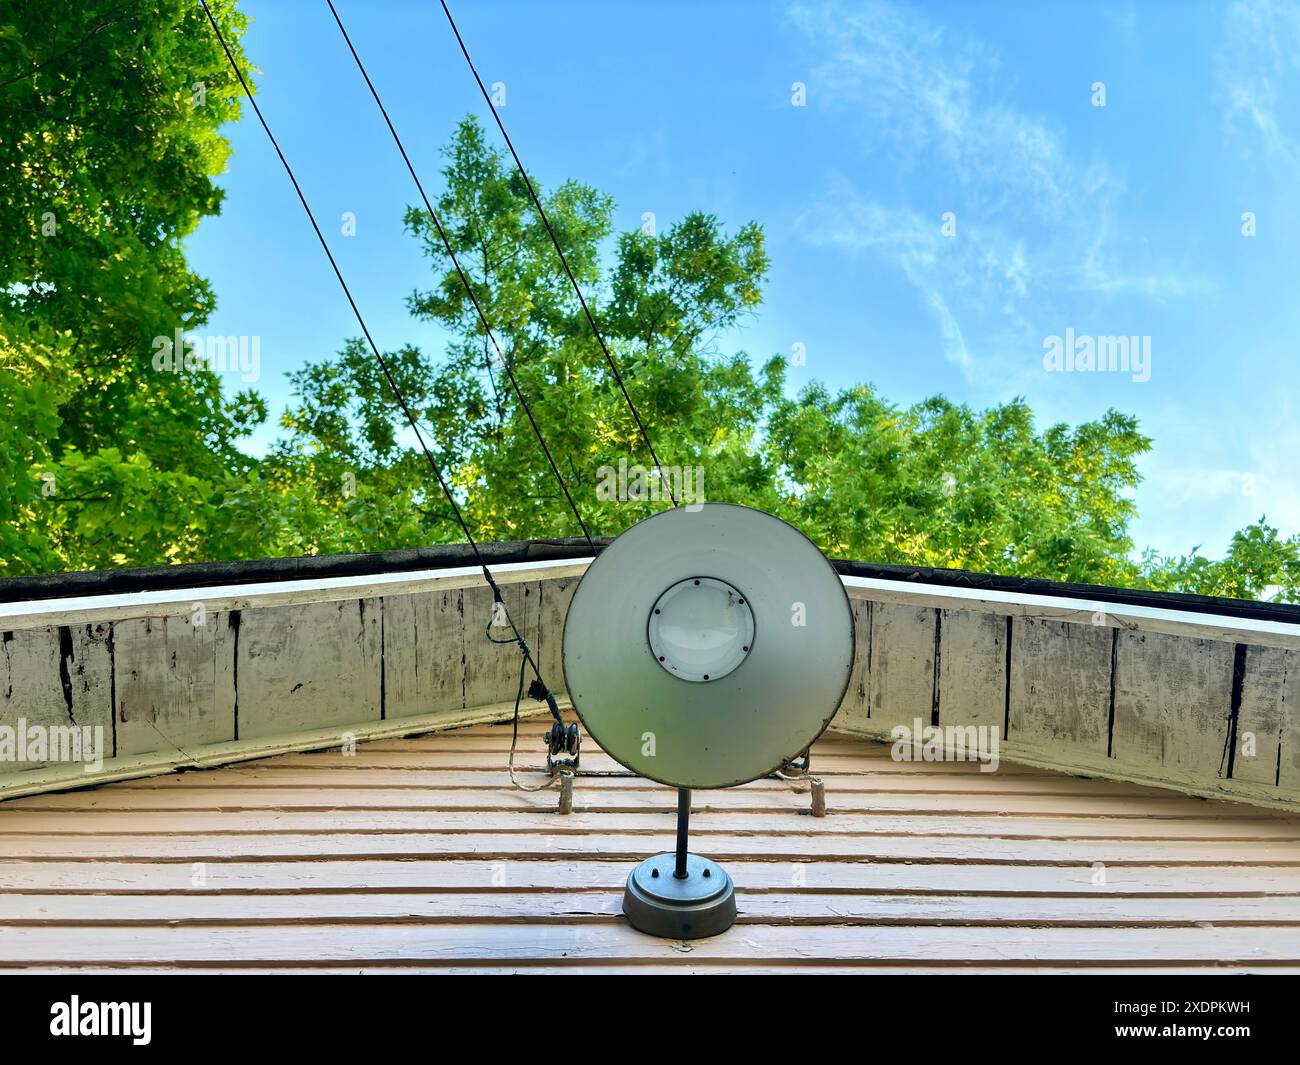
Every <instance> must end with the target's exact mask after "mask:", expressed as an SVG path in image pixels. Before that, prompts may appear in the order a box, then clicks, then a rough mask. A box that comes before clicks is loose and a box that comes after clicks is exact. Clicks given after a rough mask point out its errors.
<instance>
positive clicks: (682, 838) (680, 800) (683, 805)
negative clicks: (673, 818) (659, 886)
mask: <svg viewBox="0 0 1300 1065" xmlns="http://www.w3.org/2000/svg"><path fill="white" fill-rule="evenodd" d="M690 824H691V789H690V788H678V789H677V868H676V869H675V870H674V871H673V876H675V877H676V878H677V879H678V880H685V879H686V850H687V841H686V840H687V835H688V834H689V833H690Z"/></svg>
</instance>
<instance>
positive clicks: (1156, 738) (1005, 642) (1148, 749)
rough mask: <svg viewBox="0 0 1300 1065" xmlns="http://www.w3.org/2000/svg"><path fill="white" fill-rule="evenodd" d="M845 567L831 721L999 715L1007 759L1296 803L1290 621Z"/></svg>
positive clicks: (1298, 701)
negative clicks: (848, 614) (844, 653)
mask: <svg viewBox="0 0 1300 1065" xmlns="http://www.w3.org/2000/svg"><path fill="white" fill-rule="evenodd" d="M846 583H848V585H849V597H850V601H851V602H852V604H853V608H854V613H855V617H856V618H857V619H858V622H859V624H858V646H857V657H856V661H855V664H854V673H853V678H852V680H851V682H850V685H849V691H848V694H847V695H846V697H845V700H844V702H843V704H842V706H841V708H840V711H839V713H838V714H837V716H836V718H835V726H836V727H837V728H839V729H842V730H844V731H846V732H850V733H854V734H858V735H863V736H869V737H872V738H875V739H883V738H886V737H889V736H890V735H891V731H892V730H893V729H894V728H895V727H896V726H899V725H904V726H908V727H909V728H911V727H914V726H915V722H916V721H917V720H918V719H919V720H920V721H921V723H922V725H923V727H924V726H929V725H930V724H931V723H932V722H933V723H936V724H937V725H939V726H941V727H947V726H958V727H966V726H976V727H982V728H985V729H988V730H994V729H996V730H997V731H998V732H999V734H1000V757H1001V758H1002V759H1004V760H1005V761H1009V762H1016V763H1021V764H1025V765H1029V766H1038V767H1041V768H1046V769H1051V770H1064V771H1067V772H1085V773H1088V774H1090V775H1097V776H1103V777H1108V778H1111V779H1117V780H1126V781H1133V782H1137V783H1142V784H1156V785H1160V786H1168V787H1176V788H1178V789H1180V790H1183V791H1185V792H1188V793H1190V794H1195V795H1201V796H1207V797H1219V796H1231V797H1233V798H1238V799H1242V800H1245V801H1249V802H1254V803H1259V804H1261V805H1268V806H1273V807H1277V808H1282V809H1291V810H1296V809H1300V650H1297V649H1296V648H1294V647H1289V646H1281V644H1282V643H1284V642H1287V641H1290V640H1295V639H1300V629H1296V631H1295V632H1293V633H1286V634H1284V633H1282V632H1281V631H1272V630H1270V631H1267V632H1265V631H1256V630H1255V629H1252V628H1249V627H1242V628H1241V629H1240V630H1239V631H1238V632H1237V633H1235V634H1234V633H1233V631H1232V627H1231V626H1230V625H1228V624H1220V623H1218V622H1216V621H1214V620H1212V619H1205V618H1202V619H1201V620H1200V622H1199V623H1198V624H1199V629H1197V628H1195V627H1194V626H1192V625H1191V623H1190V622H1187V621H1181V620H1179V619H1177V618H1166V617H1161V618H1149V617H1146V616H1145V615H1141V614H1137V615H1133V616H1126V615H1124V614H1123V612H1122V610H1120V611H1119V612H1117V611H1116V608H1115V607H1114V605H1109V606H1106V607H1104V608H1103V606H1102V605H1101V604H1097V605H1096V607H1095V608H1092V607H1087V606H1086V605H1085V604H1074V605H1072V606H1070V607H1069V608H1067V607H1066V606H1064V605H1063V606H1061V607H1060V608H1055V609H1053V608H1048V607H1044V606H1043V605H1041V604H1035V606H1034V607H1033V608H1032V609H1031V607H1030V606H1029V605H1028V604H1027V603H1021V602H1017V601H1015V600H1014V599H1012V598H1011V597H1008V596H1003V597H1002V598H1000V599H989V600H987V601H985V600H979V599H975V598H973V597H972V596H970V595H966V596H961V595H959V594H958V593H956V592H953V591H952V590H943V591H938V590H930V591H928V592H926V593H924V594H921V593H916V592H912V591H911V590H909V589H906V588H903V587H897V588H894V587H891V588H881V587H879V585H880V584H882V583H883V582H878V581H877V582H864V581H858V582H857V583H854V581H853V579H848V580H847V581H846ZM866 585H872V586H871V587H866ZM1171 613H1172V612H1171ZM864 621H865V624H864V623H863V622H864ZM1274 628H1276V629H1279V630H1280V629H1281V628H1282V627H1281V626H1275V627H1274ZM1197 631H1200V632H1202V633H1205V634H1206V635H1205V636H1204V637H1201V636H1197V635H1196V632H1197ZM1234 635H1238V636H1240V637H1241V638H1240V639H1233V638H1232V637H1233V636H1234ZM1254 640H1259V641H1262V642H1260V643H1254V642H1250V641H1254Z"/></svg>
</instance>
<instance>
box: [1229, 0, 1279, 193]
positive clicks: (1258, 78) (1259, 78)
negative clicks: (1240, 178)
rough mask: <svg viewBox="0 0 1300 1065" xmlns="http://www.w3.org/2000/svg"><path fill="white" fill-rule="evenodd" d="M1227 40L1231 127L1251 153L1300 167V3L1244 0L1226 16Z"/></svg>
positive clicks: (1240, 0)
mask: <svg viewBox="0 0 1300 1065" xmlns="http://www.w3.org/2000/svg"><path fill="white" fill-rule="evenodd" d="M1222 41H1223V43H1222V45H1221V47H1220V49H1219V53H1218V56H1217V57H1216V63H1215V68H1216V69H1215V73H1216V76H1217V79H1216V80H1217V87H1218V91H1217V94H1216V97H1217V100H1218V103H1219V106H1220V109H1221V111H1222V114H1223V118H1224V124H1225V126H1226V127H1227V128H1228V130H1229V132H1230V133H1232V134H1234V135H1236V136H1238V137H1240V138H1241V140H1240V143H1241V144H1242V145H1243V146H1244V147H1245V148H1246V151H1247V154H1248V155H1254V154H1255V152H1256V150H1257V149H1258V150H1259V151H1260V152H1261V153H1262V154H1263V155H1264V156H1266V157H1271V158H1280V159H1282V160H1283V161H1284V162H1286V163H1287V164H1288V165H1289V166H1290V167H1291V168H1292V169H1294V170H1300V128H1297V118H1298V117H1300V116H1298V115H1297V105H1296V88H1297V79H1298V78H1300V5H1297V4H1294V3H1275V2H1273V0H1238V2H1236V3H1234V4H1232V5H1230V6H1229V8H1228V10H1227V12H1226V14H1225V16H1224V22H1223V34H1222Z"/></svg>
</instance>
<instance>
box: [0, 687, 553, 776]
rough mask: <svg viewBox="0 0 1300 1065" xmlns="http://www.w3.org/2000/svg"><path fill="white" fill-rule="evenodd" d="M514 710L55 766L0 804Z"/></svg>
mask: <svg viewBox="0 0 1300 1065" xmlns="http://www.w3.org/2000/svg"><path fill="white" fill-rule="evenodd" d="M558 702H559V705H560V709H561V710H570V709H572V704H571V703H570V702H569V701H568V699H567V698H561V699H559V700H558ZM514 705H515V704H514V699H513V698H512V699H510V701H509V702H503V703H493V704H490V705H488V706H476V707H473V708H471V709H468V710H457V711H453V712H449V713H448V712H443V713H436V714H421V715H419V716H415V717H407V718H402V719H399V720H396V721H374V722H369V723H360V724H355V725H350V726H349V727H347V728H345V729H338V728H324V729H308V730H305V731H302V732H290V733H283V734H281V735H277V736H274V737H270V738H266V739H261V740H232V741H229V742H225V743H210V744H204V745H202V746H198V747H195V748H193V749H192V750H189V751H177V750H174V749H169V750H166V751H153V752H150V753H148V754H141V755H131V756H127V757H123V758H116V759H113V760H112V761H111V762H105V763H104V769H103V771H101V772H99V773H94V774H91V773H86V772H84V771H83V770H82V769H81V768H80V767H78V766H71V767H69V766H66V765H50V766H47V767H44V768H41V769H33V770H30V771H28V772H25V773H22V774H14V775H11V776H10V777H8V778H4V777H0V799H15V798H19V797H20V796H23V795H40V794H43V793H45V792H50V791H63V790H67V789H70V788H85V787H93V786H96V785H99V784H110V783H112V782H114V781H118V780H137V779H139V778H141V777H152V776H158V775H159V774H161V773H171V772H175V771H177V770H185V769H213V768H216V767H217V766H223V765H231V764H233V763H236V762H248V761H252V760H254V759H257V758H267V757H269V756H271V755H276V754H292V753H294V752H299V751H324V750H331V749H334V748H339V747H342V746H343V744H344V743H346V742H349V741H355V742H358V743H360V742H363V741H367V740H384V739H398V738H404V737H407V736H420V735H423V734H425V733H429V732H442V731H445V730H447V729H455V728H462V727H463V726H466V725H481V724H489V723H492V722H499V721H508V720H510V718H511V717H512V716H513V711H514ZM547 712H548V711H547V709H546V707H545V706H539V705H538V704H536V703H532V702H527V701H526V702H524V703H523V704H521V705H520V708H519V716H520V717H521V718H525V717H536V716H537V715H539V714H546V713H547ZM521 747H522V742H521ZM528 753H529V754H531V755H532V756H533V758H534V760H535V759H536V754H537V751H536V750H535V749H533V750H531V751H529V752H528ZM503 765H504V763H503Z"/></svg>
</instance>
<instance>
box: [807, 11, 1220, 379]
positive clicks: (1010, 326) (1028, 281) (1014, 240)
mask: <svg viewBox="0 0 1300 1065" xmlns="http://www.w3.org/2000/svg"><path fill="white" fill-rule="evenodd" d="M789 14H790V18H791V20H792V21H793V23H794V24H795V25H796V26H797V27H798V28H799V30H800V31H801V32H802V33H803V34H804V35H805V36H806V38H807V40H808V42H809V45H810V47H811V49H812V51H813V52H814V53H815V54H817V55H819V56H820V57H821V58H820V59H819V60H818V62H817V63H816V65H815V67H814V69H813V71H812V74H811V76H810V78H809V84H810V91H812V92H814V93H816V94H817V98H818V102H819V104H820V105H823V106H825V107H827V108H831V109H836V110H837V111H838V112H840V113H842V114H843V115H846V116H847V115H849V114H854V115H857V116H859V123H858V125H857V127H856V128H857V130H858V131H859V133H860V135H861V138H862V141H863V143H864V145H865V146H866V147H864V151H869V152H870V154H871V156H872V158H873V160H874V162H875V163H876V164H877V165H878V166H881V167H889V168H891V169H892V170H894V171H895V172H902V173H904V174H908V175H911V174H915V175H916V176H917V178H918V179H919V180H918V182H917V185H918V187H919V188H923V189H924V190H925V192H926V193H927V194H929V195H932V194H933V189H934V187H935V185H936V182H935V180H934V179H935V175H936V174H938V175H940V176H941V178H942V181H943V183H944V184H946V185H948V186H956V187H957V188H958V189H959V196H960V200H961V210H960V211H958V212H957V214H958V218H957V233H958V235H957V237H956V238H955V239H953V238H950V237H945V236H943V235H942V234H941V231H940V227H941V225H942V214H943V212H944V211H946V210H950V209H954V208H955V206H956V205H944V204H938V203H934V202H932V201H931V202H926V203H918V202H917V200H916V196H915V194H910V193H907V192H905V193H899V194H894V195H895V197H896V198H895V199H894V200H893V201H892V202H886V201H885V199H884V198H883V197H882V194H881V193H879V192H870V191H867V190H866V189H865V188H864V187H863V183H862V182H860V181H855V180H851V179H850V178H848V177H846V176H844V173H843V172H839V173H835V174H832V175H831V176H830V177H829V178H828V179H827V180H826V181H825V183H824V185H823V187H822V189H821V191H820V192H819V194H817V195H816V198H815V200H814V202H813V203H811V204H810V205H809V206H808V207H807V209H806V210H804V211H803V212H802V214H801V216H800V218H799V225H800V229H801V231H802V232H803V233H804V234H805V236H806V238H807V239H809V240H810V241H813V242H814V243H820V244H824V245H829V246H837V247H840V248H843V249H846V250H850V251H856V252H861V253H868V254H873V255H878V256H885V257H887V261H889V262H891V263H892V264H893V265H894V266H895V267H896V268H897V269H899V270H900V271H901V272H902V273H903V275H904V276H905V277H906V278H907V279H908V281H909V282H910V283H911V284H912V285H914V286H915V287H916V289H917V290H918V292H919V294H920V296H921V298H922V299H923V301H924V302H925V304H926V305H927V306H928V307H929V308H930V310H931V311H932V313H933V315H934V318H935V321H936V326H937V329H938V333H939V337H940V339H941V342H942V344H943V348H944V353H945V355H946V357H947V358H948V359H949V360H950V361H952V362H953V363H954V364H956V365H957V366H959V367H960V368H961V369H962V370H963V372H964V373H965V374H966V376H967V378H968V379H971V378H973V377H974V376H976V363H977V361H979V358H980V357H982V356H981V355H980V354H979V353H978V352H976V351H973V350H972V343H973V341H972V338H973V337H975V336H978V337H979V345H978V346H979V348H980V349H981V350H982V351H986V352H988V353H990V354H992V353H1003V352H1006V351H1007V349H1008V345H1011V346H1012V347H1013V348H1019V350H1022V351H1023V350H1024V345H1025V344H1026V342H1027V341H1030V338H1032V336H1033V329H1032V328H1031V322H1030V319H1031V318H1032V319H1034V320H1035V321H1037V323H1038V328H1039V330H1040V331H1041V325H1042V319H1043V317H1044V311H1045V310H1046V309H1048V308H1050V307H1051V306H1053V305H1055V304H1057V303H1058V302H1059V301H1060V300H1061V299H1063V298H1068V297H1069V296H1070V295H1077V294H1083V295H1087V296H1097V297H1114V296H1119V295H1136V296H1140V297H1142V298H1145V299H1149V300H1153V301H1157V302H1160V301H1165V300H1169V299H1178V298H1182V297H1185V296H1187V295H1190V294H1194V293H1197V292H1202V291H1205V290H1206V289H1208V288H1209V287H1210V286H1209V285H1208V283H1207V282H1206V281H1204V280H1203V279H1201V278H1199V277H1196V276H1188V275H1186V274H1184V273H1182V272H1180V271H1177V270H1168V269H1164V268H1141V269H1134V264H1138V265H1141V264H1142V263H1143V260H1144V259H1145V258H1146V256H1145V255H1135V254H1133V250H1132V248H1131V247H1128V246H1127V243H1126V242H1127V240H1128V238H1127V236H1126V234H1125V232H1124V230H1123V228H1122V227H1120V226H1118V225H1117V224H1116V222H1115V218H1114V216H1115V205H1116V201H1117V200H1118V199H1119V198H1120V197H1121V196H1122V195H1123V192H1124V183H1123V179H1122V176H1121V175H1120V174H1118V173H1116V172H1115V171H1114V170H1113V169H1112V168H1110V167H1108V166H1107V165H1106V164H1105V163H1104V162H1103V161H1100V160H1097V159H1094V158H1086V157H1081V156H1079V155H1078V154H1077V153H1073V152H1072V151H1071V148H1070V145H1069V144H1068V142H1067V139H1066V137H1065V135H1064V133H1063V132H1062V130H1061V129H1060V128H1059V126H1058V124H1056V123H1054V122H1052V121H1051V120H1049V119H1046V118H1043V117H1041V116H1035V115H1032V114H1027V113H1025V112H1024V111H1022V110H1020V109H1018V108H1017V107H1016V106H1014V104H1013V102H1012V100H1011V98H1010V92H1009V86H1011V84H1012V83H1013V81H1014V75H1013V74H1012V72H1010V71H1009V70H1008V69H1007V67H1006V64H1005V63H1004V61H1003V60H1002V57H1001V56H1000V55H999V54H998V53H997V51H996V50H995V49H993V48H991V47H990V46H988V45H987V44H985V43H983V42H980V41H977V40H972V39H970V38H969V37H968V36H966V35H955V34H952V33H950V32H949V31H948V30H947V29H946V28H945V27H944V26H943V25H941V24H940V23H938V22H936V21H935V20H934V19H933V18H931V17H930V16H928V15H925V14H920V13H917V12H915V11H912V10H908V9H903V8H899V7H895V6H893V5H890V4H887V3H871V4H868V5H866V6H855V7H853V8H851V9H850V8H847V7H845V6H842V5H839V4H836V3H824V4H819V5H816V6H810V5H804V4H801V5H798V6H796V7H793V8H791V9H790V12H789ZM1087 90H1088V87H1087V86H1081V87H1080V93H1081V97H1080V106H1081V107H1086V106H1087V104H1088V100H1087V95H1086V93H1087ZM1030 342H1031V341H1030Z"/></svg>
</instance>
